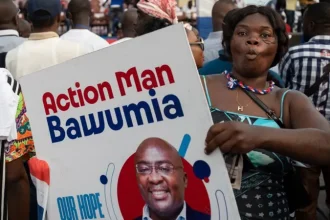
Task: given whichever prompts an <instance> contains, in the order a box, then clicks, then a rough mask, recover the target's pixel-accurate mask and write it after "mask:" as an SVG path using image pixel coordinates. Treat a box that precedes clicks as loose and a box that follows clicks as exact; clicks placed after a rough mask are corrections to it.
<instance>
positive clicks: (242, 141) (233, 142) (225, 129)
mask: <svg viewBox="0 0 330 220" xmlns="http://www.w3.org/2000/svg"><path fill="white" fill-rule="evenodd" d="M263 139H264V135H263V129H262V128H260V127H258V126H251V125H248V124H245V123H242V122H224V123H218V124H215V125H213V126H212V127H211V128H210V129H209V131H208V133H207V137H206V140H205V145H206V148H205V153H206V154H210V153H212V152H213V151H214V150H215V149H216V148H217V147H219V148H220V150H221V152H222V153H240V154H244V153H248V152H250V151H252V150H253V149H255V148H258V147H260V146H261V145H262V143H263Z"/></svg>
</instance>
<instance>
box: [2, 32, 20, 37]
mask: <svg viewBox="0 0 330 220" xmlns="http://www.w3.org/2000/svg"><path fill="white" fill-rule="evenodd" d="M10 35H11V36H17V37H19V34H18V32H17V31H16V30H2V31H0V36H10Z"/></svg>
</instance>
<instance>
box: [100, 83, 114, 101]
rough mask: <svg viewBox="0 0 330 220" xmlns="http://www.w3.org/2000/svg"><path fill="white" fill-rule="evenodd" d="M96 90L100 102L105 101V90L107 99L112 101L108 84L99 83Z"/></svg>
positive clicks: (111, 93)
mask: <svg viewBox="0 0 330 220" xmlns="http://www.w3.org/2000/svg"><path fill="white" fill-rule="evenodd" d="M97 88H98V89H99V94H100V97H101V100H102V101H105V94H104V89H106V90H107V93H108V95H109V98H110V99H113V92H112V88H111V85H110V83H108V82H103V83H99V84H97Z"/></svg>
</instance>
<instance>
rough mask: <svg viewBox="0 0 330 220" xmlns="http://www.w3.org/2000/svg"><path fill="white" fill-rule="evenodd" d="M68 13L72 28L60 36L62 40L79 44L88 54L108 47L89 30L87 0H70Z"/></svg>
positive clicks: (89, 10) (88, 4) (106, 43)
mask: <svg viewBox="0 0 330 220" xmlns="http://www.w3.org/2000/svg"><path fill="white" fill-rule="evenodd" d="M68 12H69V14H70V16H71V19H72V22H73V25H74V27H73V29H71V30H69V31H68V32H67V33H65V34H63V35H62V36H61V38H62V39H64V40H69V41H74V42H77V43H81V44H83V45H84V46H86V47H88V49H89V50H90V52H93V51H96V50H100V49H103V48H106V47H108V46H109V43H108V42H107V41H106V40H104V39H103V38H101V37H100V36H98V35H96V34H94V33H93V32H91V31H90V30H89V29H90V13H91V4H90V2H89V0H71V1H70V3H69V6H68Z"/></svg>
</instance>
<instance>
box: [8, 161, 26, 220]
mask: <svg viewBox="0 0 330 220" xmlns="http://www.w3.org/2000/svg"><path fill="white" fill-rule="evenodd" d="M6 192H7V198H8V220H17V219H22V220H25V219H26V220H28V219H29V213H30V184H29V180H28V176H27V173H26V171H25V168H24V165H23V160H22V159H21V158H19V159H16V160H14V161H11V162H9V163H7V164H6Z"/></svg>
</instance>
